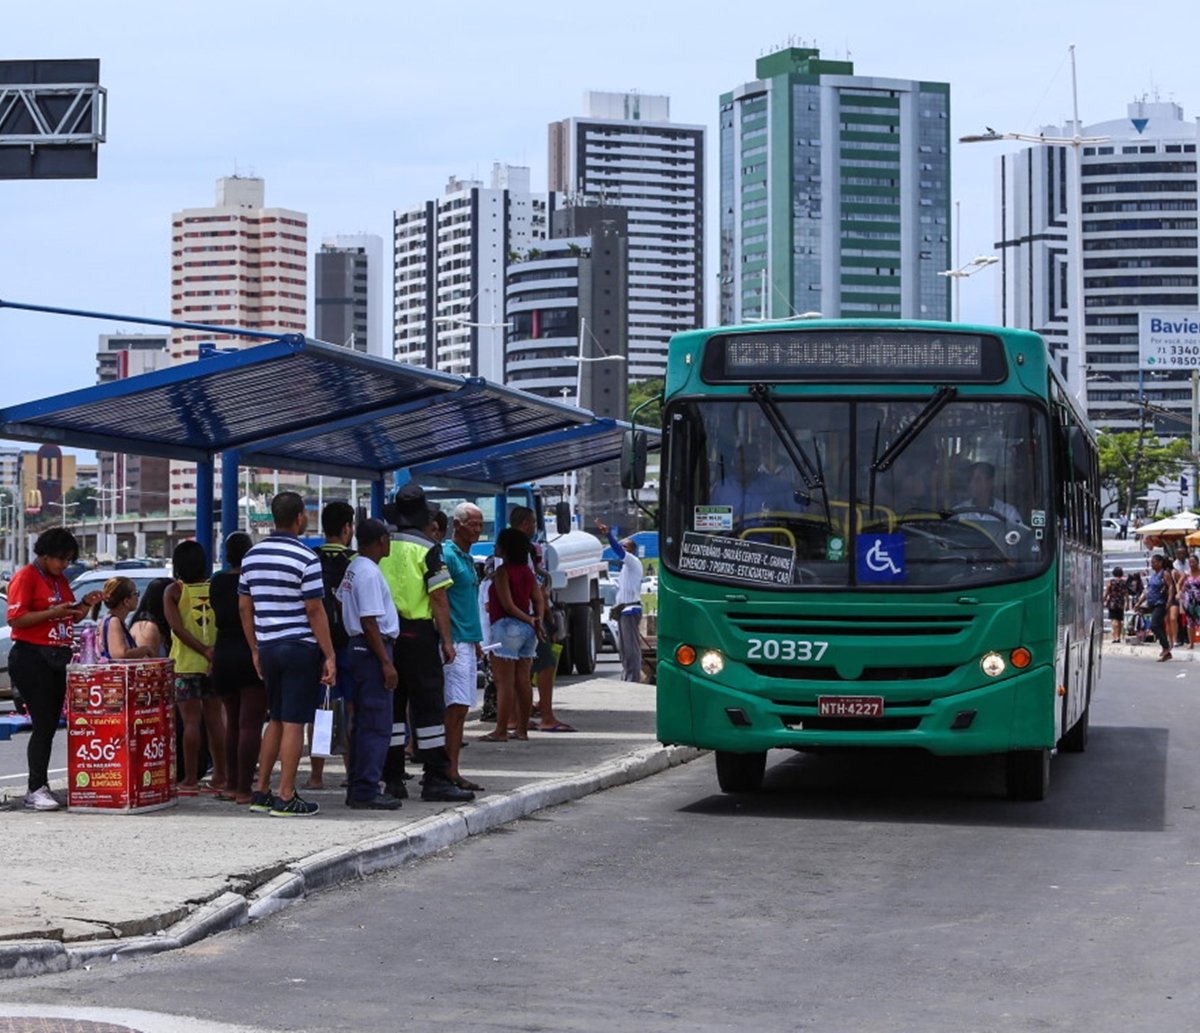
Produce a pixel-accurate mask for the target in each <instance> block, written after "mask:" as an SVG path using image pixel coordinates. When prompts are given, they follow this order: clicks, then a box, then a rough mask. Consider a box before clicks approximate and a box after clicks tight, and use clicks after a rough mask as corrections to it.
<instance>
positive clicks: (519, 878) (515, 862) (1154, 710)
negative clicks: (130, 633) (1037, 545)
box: [0, 659, 1200, 1033]
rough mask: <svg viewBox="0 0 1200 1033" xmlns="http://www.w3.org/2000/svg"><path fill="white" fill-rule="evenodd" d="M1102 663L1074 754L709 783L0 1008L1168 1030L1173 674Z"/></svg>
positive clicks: (1197, 902)
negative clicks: (1038, 786) (1029, 761)
mask: <svg viewBox="0 0 1200 1033" xmlns="http://www.w3.org/2000/svg"><path fill="white" fill-rule="evenodd" d="M1195 670H1196V668H1195V667H1194V666H1193V665H1191V664H1188V665H1182V664H1181V665H1175V666H1172V665H1156V664H1153V663H1147V662H1144V661H1137V660H1124V659H1109V660H1106V662H1105V675H1106V676H1105V680H1104V683H1103V685H1102V690H1101V694H1100V696H1099V697H1098V698H1097V699H1096V702H1095V712H1094V715H1093V720H1092V738H1091V745H1090V747H1089V750H1088V752H1087V753H1086V754H1084V755H1071V756H1062V757H1058V758H1056V760H1055V763H1054V767H1053V773H1052V783H1053V784H1052V788H1051V795H1050V797H1049V798H1048V799H1047V800H1046V801H1045V802H1043V803H1040V804H1036V803H1021V804H1018V803H1011V802H1009V801H1007V800H1006V799H1005V798H1004V796H1003V777H1002V772H1001V770H1000V765H999V764H998V763H997V762H995V761H992V760H978V759H976V760H966V761H963V760H956V761H945V760H932V759H922V758H915V757H898V756H895V755H874V756H863V755H855V756H848V755H819V756H790V755H780V756H779V758H778V759H777V760H776V761H775V763H774V764H773V766H772V767H771V769H770V771H769V772H768V777H767V785H766V791H765V792H764V793H763V794H762V795H760V796H756V797H727V796H722V795H720V794H719V793H718V791H717V789H716V781H715V775H714V772H713V767H712V762H711V760H710V759H707V758H706V759H703V760H700V761H697V762H695V763H693V764H690V765H686V766H684V767H682V768H677V769H673V770H672V771H670V772H667V773H664V774H663V775H659V776H656V777H655V778H652V779H649V780H647V781H645V782H641V783H638V784H636V785H633V786H630V787H626V788H623V789H617V790H612V791H609V792H606V793H601V794H598V795H596V796H593V797H589V798H586V799H584V800H582V801H579V802H577V803H574V804H570V805H567V806H564V807H560V808H557V809H555V810H552V811H548V812H544V813H543V814H541V815H538V816H537V817H535V818H533V819H529V820H525V821H521V822H519V823H516V824H515V825H513V826H509V827H506V828H505V829H503V830H501V831H499V832H496V833H492V834H489V835H487V836H484V837H480V838H479V839H474V840H471V841H468V842H467V843H466V844H463V845H462V846H460V847H459V848H456V849H455V850H453V851H452V852H447V853H444V854H441V855H438V856H437V857H435V858H433V859H430V860H428V861H425V862H423V863H420V864H416V865H413V866H411V867H409V868H406V869H402V870H399V871H397V872H393V873H390V874H387V875H384V876H381V877H377V878H374V879H372V880H370V881H368V882H366V883H361V884H357V885H354V886H352V887H348V888H344V889H339V890H333V891H330V892H328V893H325V894H323V895H321V896H319V897H317V898H315V899H313V900H311V901H309V902H306V903H303V904H301V905H299V906H297V907H293V908H291V909H289V910H287V911H285V912H282V913H280V914H278V915H276V916H274V917H273V918H271V919H269V920H267V921H265V922H263V923H261V924H259V925H256V926H254V927H250V928H246V929H242V930H239V931H236V932H233V933H229V934H225V935H222V936H219V937H216V938H214V939H211V940H209V941H205V942H203V943H201V944H199V945H197V946H196V947H193V948H191V949H189V950H186V951H181V952H176V953H174V954H170V955H161V956H158V957H156V958H153V959H150V960H147V961H143V962H138V961H128V962H121V963H119V964H116V965H111V966H110V965H102V966H99V967H94V968H93V970H92V971H90V972H75V973H70V974H66V975H63V976H54V977H45V978H42V979H38V980H27V981H14V982H8V983H2V984H0V1015H2V1014H3V1013H4V1011H3V1009H4V1005H5V1003H7V1002H18V1001H19V1002H26V1003H30V1002H46V1003H51V1002H53V1003H58V1004H68V1003H69V1004H71V1005H73V1006H77V1007H80V1008H83V1009H84V1010H85V1011H84V1012H80V1013H79V1014H80V1016H81V1017H82V1016H83V1015H84V1014H86V1010H87V1009H89V1008H95V1007H99V1006H104V1007H122V1008H142V1009H149V1010H157V1011H170V1012H176V1013H179V1014H185V1015H189V1016H197V1017H200V1018H204V1019H210V1020H219V1021H223V1022H226V1023H231V1024H233V1025H234V1026H235V1027H238V1028H248V1027H258V1028H263V1029H272V1030H285V1029H286V1030H297V1031H299V1030H314V1031H316V1030H321V1031H324V1030H380V1031H394V1030H399V1029H410V1028H415V1029H439V1028H446V1029H456V1030H462V1031H477V1030H479V1031H482V1030H489V1031H490V1030H588V1031H592V1030H595V1031H605V1033H608V1031H611V1030H613V1029H630V1030H639V1031H642V1030H649V1031H654V1030H672V1031H677V1030H681V1029H683V1030H737V1031H742V1030H784V1029H787V1030H793V1029H796V1030H813V1031H821V1033H830V1031H842V1030H845V1031H855V1033H875V1031H878V1033H883V1031H887V1033H896V1031H901V1030H904V1031H907V1030H921V1031H923V1033H925V1031H946V1033H967V1031H976V1030H978V1031H988V1033H993V1031H1007V1030H1022V1031H1024V1030H1039V1031H1042V1030H1071V1031H1075V1030H1087V1031H1089V1033H1108V1031H1112V1033H1128V1031H1130V1030H1143V1029H1154V1030H1160V1031H1184V1030H1191V1029H1194V1028H1196V1026H1197V1024H1198V1021H1200V1019H1198V1017H1200V991H1198V989H1197V980H1196V976H1195V973H1196V971H1197V962H1198V961H1200V945H1198V937H1197V934H1196V929H1197V926H1198V924H1200V892H1198V889H1200V885H1198V883H1200V820H1198V818H1197V804H1198V803H1200V760H1197V752H1198V751H1197V749H1196V742H1197V738H1198V736H1200V718H1198V715H1200V673H1193V671H1195Z"/></svg>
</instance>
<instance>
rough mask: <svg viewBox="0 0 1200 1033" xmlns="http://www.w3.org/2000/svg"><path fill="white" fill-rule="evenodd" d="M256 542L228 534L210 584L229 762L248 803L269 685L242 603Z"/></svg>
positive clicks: (239, 798)
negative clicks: (257, 665)
mask: <svg viewBox="0 0 1200 1033" xmlns="http://www.w3.org/2000/svg"><path fill="white" fill-rule="evenodd" d="M253 544H254V541H253V539H252V538H251V537H250V536H249V535H248V534H246V532H245V531H234V532H233V534H231V535H229V537H228V538H226V539H225V569H224V570H222V571H220V572H219V573H217V574H214V575H213V579H212V582H211V584H210V585H209V600H210V602H211V603H212V608H213V617H214V619H215V620H216V623H217V639H216V641H215V642H214V643H213V659H212V678H213V683H214V684H215V686H216V687H217V690H218V695H219V698H220V699H221V702H222V703H223V704H224V706H225V766H226V769H227V778H228V782H229V790H230V792H231V793H232V794H233V801H234V803H237V804H241V805H243V806H245V805H247V804H249V803H250V795H251V793H252V792H253V789H254V769H255V767H256V766H257V764H258V751H259V749H260V748H261V747H262V730H263V722H264V721H265V720H266V717H267V688H266V686H265V685H264V684H263V680H262V678H260V677H259V676H258V671H256V670H255V669H254V657H253V656H252V655H251V653H250V643H249V642H247V641H246V635H245V632H243V630H242V617H241V613H240V611H239V609H238V581H239V580H240V579H241V576H242V560H243V559H244V558H245V556H246V553H247V552H249V551H250V547H251V546H252V545H253Z"/></svg>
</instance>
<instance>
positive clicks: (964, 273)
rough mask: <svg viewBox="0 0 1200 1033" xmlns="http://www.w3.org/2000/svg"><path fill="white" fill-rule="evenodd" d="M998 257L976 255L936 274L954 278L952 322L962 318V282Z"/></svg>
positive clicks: (991, 263)
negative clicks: (964, 263) (963, 263)
mask: <svg viewBox="0 0 1200 1033" xmlns="http://www.w3.org/2000/svg"><path fill="white" fill-rule="evenodd" d="M999 261H1000V259H999V258H997V257H996V256H995V255H976V256H975V257H974V258H972V259H971V261H969V262H968V263H967V264H966V265H960V266H959V267H958V268H957V269H944V270H943V271H942V272H940V273H938V276H949V277H951V278H952V279H953V280H954V322H956V323H957V322H958V321H959V320H960V319H961V318H962V293H961V292H962V282H963V280H965V279H966V278H967V277H968V276H974V275H975V274H976V273H977V272H979V270H980V269H986V268H987V267H988V266H989V265H995V264H996V263H997V262H999Z"/></svg>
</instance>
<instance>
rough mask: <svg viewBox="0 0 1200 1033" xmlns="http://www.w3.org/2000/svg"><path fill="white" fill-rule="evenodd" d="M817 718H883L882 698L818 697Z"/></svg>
mask: <svg viewBox="0 0 1200 1033" xmlns="http://www.w3.org/2000/svg"><path fill="white" fill-rule="evenodd" d="M817 716H818V717H863V718H870V717H883V697H882V696H818V697H817Z"/></svg>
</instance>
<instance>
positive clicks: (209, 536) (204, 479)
mask: <svg viewBox="0 0 1200 1033" xmlns="http://www.w3.org/2000/svg"><path fill="white" fill-rule="evenodd" d="M215 467H216V463H215V461H214V460H213V457H212V456H211V455H210V456H208V457H207V458H206V459H205V460H204V462H202V463H197V464H196V541H198V542H199V543H200V544H201V545H202V546H204V555H205V556H207V557H208V562H209V563H210V564H211V563H212V561H213V482H214V480H215Z"/></svg>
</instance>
